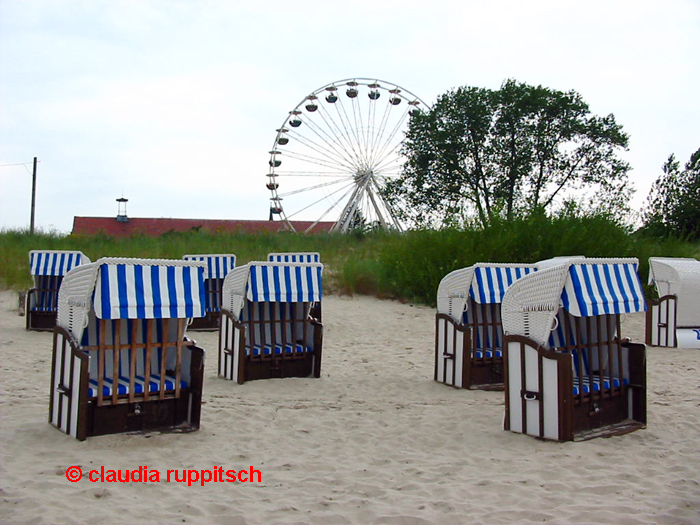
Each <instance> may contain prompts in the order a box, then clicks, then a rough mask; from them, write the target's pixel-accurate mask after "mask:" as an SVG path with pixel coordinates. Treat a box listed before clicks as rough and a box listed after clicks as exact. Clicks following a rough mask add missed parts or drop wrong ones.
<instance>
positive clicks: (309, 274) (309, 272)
mask: <svg viewBox="0 0 700 525" xmlns="http://www.w3.org/2000/svg"><path fill="white" fill-rule="evenodd" d="M306 282H307V283H308V284H307V288H308V289H309V301H313V300H314V295H315V292H316V290H314V289H313V282H314V281H313V273H312V270H311V266H307V267H306Z"/></svg>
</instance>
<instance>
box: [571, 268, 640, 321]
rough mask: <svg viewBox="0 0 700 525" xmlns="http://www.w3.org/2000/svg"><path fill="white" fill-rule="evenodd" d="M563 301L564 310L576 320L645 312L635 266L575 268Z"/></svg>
mask: <svg viewBox="0 0 700 525" xmlns="http://www.w3.org/2000/svg"><path fill="white" fill-rule="evenodd" d="M561 299H562V304H563V306H564V308H565V309H566V310H568V311H569V312H570V313H571V314H573V315H575V316H577V317H591V316H597V315H603V314H621V313H633V312H644V311H645V310H646V303H645V301H644V292H643V291H642V283H641V281H640V280H639V275H638V274H637V265H636V264H634V263H615V264H572V265H571V266H570V267H569V275H568V277H567V280H566V284H565V285H564V288H563V290H562V293H561Z"/></svg>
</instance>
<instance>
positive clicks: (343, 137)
mask: <svg viewBox="0 0 700 525" xmlns="http://www.w3.org/2000/svg"><path fill="white" fill-rule="evenodd" d="M341 100H342V99H341ZM341 100H339V101H337V102H335V104H334V105H335V106H336V112H337V114H338V118H339V120H340V122H337V121H336V119H335V118H334V117H333V115H332V113H331V112H330V111H328V110H327V109H326V108H323V109H322V111H321V118H322V119H323V120H324V122H325V123H326V125H327V127H328V129H329V131H330V132H331V134H332V135H333V139H334V143H335V144H337V145H338V147H339V148H341V149H342V150H343V151H344V152H345V153H346V155H348V157H349V158H351V159H353V162H354V164H355V165H357V161H358V159H359V154H358V151H357V149H356V148H355V144H354V138H353V137H352V135H351V134H350V133H348V127H347V125H346V123H345V121H344V120H343V118H342V114H341V113H340V112H339V111H338V110H337V108H338V104H339V103H340V105H341V106H342V105H343V102H341Z"/></svg>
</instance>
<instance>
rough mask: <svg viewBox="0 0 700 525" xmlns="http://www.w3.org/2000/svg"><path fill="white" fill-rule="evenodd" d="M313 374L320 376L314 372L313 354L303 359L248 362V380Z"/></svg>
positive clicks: (246, 371) (246, 377)
mask: <svg viewBox="0 0 700 525" xmlns="http://www.w3.org/2000/svg"><path fill="white" fill-rule="evenodd" d="M312 376H313V377H318V376H316V375H315V374H314V356H313V354H310V355H309V356H306V357H304V358H301V359H293V360H292V359H273V360H266V361H248V363H246V370H245V379H246V381H254V380H256V379H279V378H283V377H312Z"/></svg>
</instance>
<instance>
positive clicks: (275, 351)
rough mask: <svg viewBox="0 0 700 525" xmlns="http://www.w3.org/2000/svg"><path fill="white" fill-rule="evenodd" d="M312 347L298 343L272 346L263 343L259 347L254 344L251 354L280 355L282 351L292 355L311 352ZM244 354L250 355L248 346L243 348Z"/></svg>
mask: <svg viewBox="0 0 700 525" xmlns="http://www.w3.org/2000/svg"><path fill="white" fill-rule="evenodd" d="M313 351H314V349H313V348H311V347H310V346H304V345H300V344H295V345H290V344H287V345H285V346H284V348H283V347H282V345H275V346H274V348H273V347H272V345H265V346H263V347H261V346H260V345H255V346H254V347H253V352H252V355H254V356H256V357H258V356H261V355H262V356H266V355H282V354H283V353H284V354H286V355H292V354H303V353H305V352H306V353H313ZM245 353H246V355H251V352H250V348H246V350H245Z"/></svg>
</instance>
